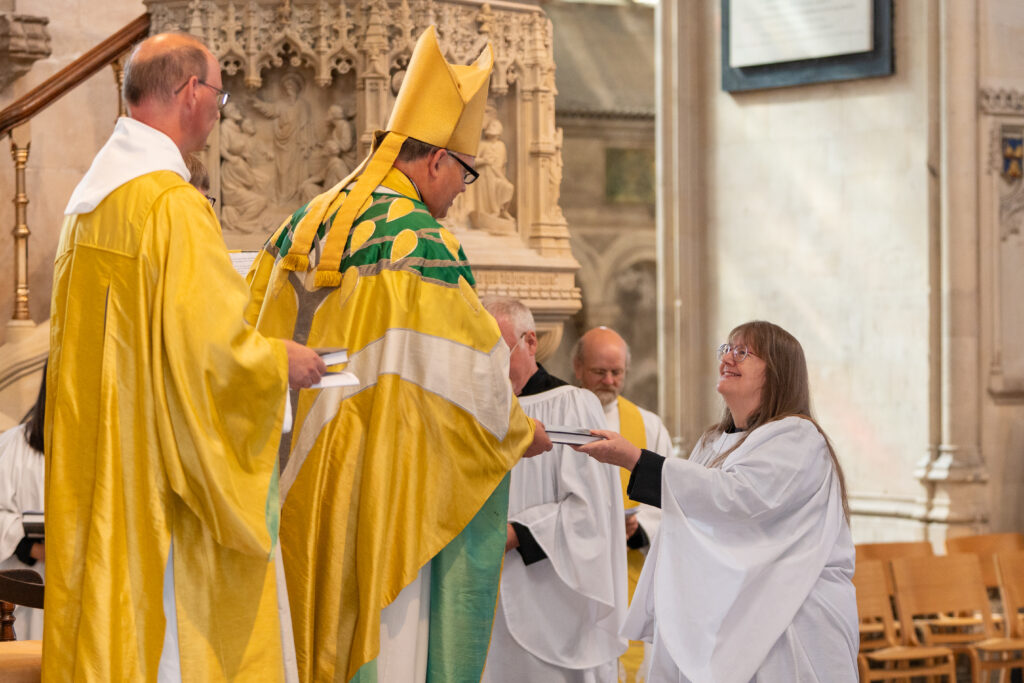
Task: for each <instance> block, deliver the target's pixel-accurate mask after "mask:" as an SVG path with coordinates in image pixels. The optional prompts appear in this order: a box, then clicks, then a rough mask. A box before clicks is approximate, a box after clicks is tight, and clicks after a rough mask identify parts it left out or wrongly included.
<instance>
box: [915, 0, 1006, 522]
mask: <svg viewBox="0 0 1024 683" xmlns="http://www.w3.org/2000/svg"><path fill="white" fill-rule="evenodd" d="M938 12H939V16H938V35H939V46H938V51H939V55H938V61H939V73H938V95H939V101H938V107H939V111H938V116H939V120H940V128H939V130H938V136H939V140H938V143H939V145H938V146H939V150H940V158H939V180H938V184H939V187H938V192H939V198H938V202H939V221H938V245H939V246H938V249H939V252H938V268H937V269H933V273H935V274H934V275H933V277H934V278H936V279H937V283H936V284H937V290H938V292H939V295H938V301H937V302H936V306H937V315H938V324H937V330H936V331H937V336H938V339H937V344H935V345H933V346H937V351H938V364H937V365H938V367H937V372H938V378H937V381H933V392H934V391H935V390H936V389H937V393H938V396H939V402H938V405H937V406H933V411H932V420H933V423H934V421H936V420H937V422H938V429H934V428H933V429H932V433H933V435H937V436H938V439H939V441H938V443H937V444H933V445H932V446H931V447H930V453H929V457H928V459H927V462H925V463H923V464H922V466H921V467H920V468H919V469H918V472H917V476H918V478H919V479H921V481H922V483H924V484H925V486H926V487H927V488H928V490H929V505H928V512H927V516H926V522H927V523H928V535H929V537H930V538H931V539H932V540H939V539H942V538H945V537H946V536H947V535H958V534H965V533H976V532H979V531H983V530H985V529H986V527H987V524H988V519H989V511H988V503H987V485H986V484H987V481H988V471H987V468H986V467H985V462H984V459H983V456H982V453H981V434H980V432H981V399H982V397H981V394H980V392H981V386H982V382H981V380H982V375H981V367H980V357H979V348H980V340H979V334H980V329H981V321H980V313H979V311H980V309H981V295H980V280H979V273H978V259H979V237H980V235H979V220H978V208H979V207H978V183H977V178H978V170H979V168H978V139H977V136H976V135H975V134H974V131H976V130H977V126H978V103H977V93H978V7H977V5H975V3H965V2H959V0H944V2H942V3H941V5H940V8H939V10H938Z"/></svg>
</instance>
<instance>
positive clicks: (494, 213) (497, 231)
mask: <svg viewBox="0 0 1024 683" xmlns="http://www.w3.org/2000/svg"><path fill="white" fill-rule="evenodd" d="M503 132H504V127H503V126H502V125H501V121H500V120H499V118H498V113H497V111H496V110H495V109H494V107H493V106H491V107H488V109H487V113H486V114H485V117H484V125H483V132H482V135H481V139H480V147H479V148H478V149H477V153H476V164H475V166H476V170H477V172H478V173H479V174H480V176H479V177H478V178H477V179H476V182H474V183H473V184H472V185H470V186H468V187H467V188H466V191H465V192H464V193H463V194H461V195H459V196H458V197H457V198H456V199H455V202H454V203H453V204H452V207H451V209H450V210H449V211H448V217H449V222H450V223H451V225H452V227H453V228H455V229H456V230H457V229H458V228H466V227H469V228H474V229H477V230H486V231H487V232H489V233H491V234H494V235H511V234H513V233H514V232H515V229H516V223H515V219H514V218H513V216H512V214H511V213H509V207H510V205H511V202H512V196H513V195H514V194H515V191H516V188H515V185H513V184H512V181H510V180H509V179H508V177H507V176H506V171H507V168H508V149H507V147H506V145H505V142H504V141H503V140H502V139H501V137H502V133H503Z"/></svg>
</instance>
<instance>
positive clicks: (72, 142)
mask: <svg viewBox="0 0 1024 683" xmlns="http://www.w3.org/2000/svg"><path fill="white" fill-rule="evenodd" d="M15 4H16V5H17V7H16V11H17V12H18V13H19V14H22V13H24V14H33V15H36V16H41V17H47V18H48V19H49V24H48V27H47V28H48V30H49V33H50V37H51V41H50V49H51V54H50V56H49V57H48V58H46V59H42V60H40V61H37V62H36V63H35V64H33V65H32V68H31V69H29V71H28V72H27V73H26V74H25V75H24V76H22V77H21V78H19V79H18V80H16V81H15V82H14V83H13V84H11V85H9V86H7V87H6V88H4V89H3V90H0V109H2V108H3V107H6V106H7V105H9V104H10V103H12V102H13V101H14V100H16V99H17V98H18V97H20V96H21V95H24V94H25V93H26V92H28V91H29V90H31V89H32V88H34V87H36V86H37V85H39V84H40V83H42V82H43V81H44V80H46V79H47V78H49V77H50V76H52V75H53V74H55V73H56V72H57V71H59V70H60V69H62V68H64V67H65V66H67V65H68V64H69V63H71V62H72V61H74V60H75V59H76V58H78V57H79V56H81V54H82V53H83V52H85V51H86V50H88V49H90V48H92V47H95V46H96V44H97V43H99V42H100V41H102V40H103V39H105V38H108V37H109V36H110V34H112V33H114V32H115V31H117V30H118V29H120V28H122V27H123V26H125V25H126V24H128V23H129V22H130V21H131V20H132V19H135V18H136V17H138V16H139V15H140V14H143V13H144V12H145V11H146V8H145V6H144V5H143V4H142V2H141V0H110V1H109V2H104V3H103V5H102V9H99V8H98V7H97V6H96V5H93V4H91V3H84V2H79V0H32V1H31V2H28V1H27V0H18V1H17V2H16V3H15ZM118 99H119V96H118V93H117V86H116V83H115V81H114V72H113V70H112V69H104V70H102V71H100V72H98V73H97V74H95V75H94V76H92V78H90V79H89V80H88V81H86V82H85V83H84V84H82V85H81V86H80V87H79V88H78V89H76V90H74V91H72V92H71V93H70V94H68V95H67V96H66V97H64V98H63V99H61V100H59V101H58V102H56V103H55V104H53V105H51V106H50V107H49V108H48V109H46V110H44V111H43V112H42V113H41V114H39V115H38V116H37V117H36V118H35V120H34V121H33V123H32V126H31V131H32V146H31V149H30V150H29V161H28V169H27V178H26V184H27V188H28V197H29V205H28V227H29V230H31V232H32V236H31V238H30V240H29V272H30V282H29V286H30V290H29V295H30V300H29V312H30V314H31V316H32V318H33V320H35V321H36V322H40V321H43V320H46V319H48V318H49V313H50V287H51V281H52V278H53V255H54V251H55V250H56V246H57V235H58V234H59V233H60V226H61V217H62V216H63V213H64V207H65V205H66V203H67V199H68V197H70V196H71V191H72V190H73V189H74V187H75V185H77V184H78V181H79V180H81V179H82V176H83V175H84V174H85V171H86V170H87V169H88V168H89V164H90V163H91V162H92V158H93V157H94V156H95V155H96V152H97V151H99V149H100V147H102V146H103V143H104V142H105V141H106V139H107V137H108V136H109V135H110V132H111V131H112V130H113V128H114V121H115V120H116V119H117V112H118ZM0 145H2V147H3V154H2V155H0V190H2V192H0V235H2V245H3V246H2V248H0V273H3V274H5V276H4V278H3V280H2V282H0V343H2V342H3V341H4V339H5V338H6V329H5V325H6V322H7V321H8V320H10V319H11V312H12V301H13V292H14V289H13V287H14V282H13V279H14V278H13V275H10V276H9V277H8V276H7V274H9V273H13V264H12V257H13V249H12V248H11V244H12V243H11V241H10V240H11V238H10V231H11V229H12V228H13V227H14V206H13V204H12V203H11V200H12V199H13V197H14V166H13V163H11V162H10V161H9V159H10V155H9V152H8V150H9V149H10V141H9V139H8V138H5V139H4V140H3V141H2V143H0Z"/></svg>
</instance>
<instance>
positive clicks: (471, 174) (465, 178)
mask: <svg viewBox="0 0 1024 683" xmlns="http://www.w3.org/2000/svg"><path fill="white" fill-rule="evenodd" d="M445 154H447V155H448V156H450V157H451V158H452V159H455V161H457V162H459V166H462V168H464V169H465V170H466V172H465V173H463V174H462V182H464V183H466V184H467V185H472V184H473V183H474V182H475V181H476V179H477V178H479V177H480V172H479V171H477V170H476V169H475V168H473V167H472V166H470V165H469V164H467V163H466V162H465V161H463V160H462V159H460V158H459V157H457V156H455V155H454V154H452V153H451V152H450V151H449V150H447V149H446V150H445Z"/></svg>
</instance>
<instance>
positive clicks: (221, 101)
mask: <svg viewBox="0 0 1024 683" xmlns="http://www.w3.org/2000/svg"><path fill="white" fill-rule="evenodd" d="M196 80H197V81H199V85H205V86H206V87H207V88H210V89H211V90H216V91H217V108H218V109H223V108H224V105H226V104H227V103H228V100H229V99H231V93H229V92H228V91H227V90H221V89H220V88H218V87H217V86H215V85H210V84H209V83H207V82H206V81H204V80H203V79H201V78H197V79H196ZM186 85H188V81H185V82H184V83H182V84H181V86H180V87H179V88H178V89H177V90H175V91H174V94H175V95H177V94H178V93H180V92H181V91H182V89H183V88H184V87H185V86H186Z"/></svg>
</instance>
